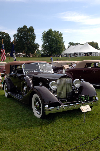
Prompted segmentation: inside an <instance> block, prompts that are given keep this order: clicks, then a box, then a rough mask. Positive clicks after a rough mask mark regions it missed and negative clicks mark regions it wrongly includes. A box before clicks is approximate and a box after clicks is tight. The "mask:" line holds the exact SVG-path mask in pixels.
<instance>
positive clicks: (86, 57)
mask: <svg viewBox="0 0 100 151" xmlns="http://www.w3.org/2000/svg"><path fill="white" fill-rule="evenodd" d="M9 58H10V59H9ZM50 58H51V57H37V58H36V57H33V58H31V57H17V58H16V60H17V61H19V60H20V61H24V60H34V61H47V62H51V60H50ZM57 59H58V60H59V61H60V60H69V61H73V60H74V61H82V60H100V56H83V57H70V58H69V57H61V58H60V57H53V61H57ZM5 61H6V62H11V61H14V59H13V57H7V59H6V60H5Z"/></svg>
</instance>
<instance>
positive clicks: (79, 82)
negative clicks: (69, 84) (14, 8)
mask: <svg viewBox="0 0 100 151" xmlns="http://www.w3.org/2000/svg"><path fill="white" fill-rule="evenodd" d="M73 84H74V86H75V87H76V88H79V87H80V85H81V81H80V80H79V79H75V80H74V81H73Z"/></svg>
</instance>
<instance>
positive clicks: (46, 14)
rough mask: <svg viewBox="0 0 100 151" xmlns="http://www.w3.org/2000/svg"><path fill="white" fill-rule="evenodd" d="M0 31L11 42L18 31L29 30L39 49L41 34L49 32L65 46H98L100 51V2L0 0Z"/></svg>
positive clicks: (97, 0)
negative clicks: (73, 44) (54, 31)
mask: <svg viewBox="0 0 100 151" xmlns="http://www.w3.org/2000/svg"><path fill="white" fill-rule="evenodd" d="M0 14H1V15H0V31H2V32H6V33H9V35H10V37H11V40H13V35H14V34H15V33H17V29H18V28H19V27H23V26H24V25H26V26H27V27H30V26H33V28H34V31H35V34H36V40H35V42H36V43H38V44H39V45H40V49H41V45H42V40H41V37H42V33H43V32H44V31H47V30H49V29H50V28H51V29H52V30H56V31H59V32H61V33H62V34H63V41H64V44H65V47H66V48H67V47H68V43H69V42H75V43H76V42H78V43H81V44H84V43H86V42H91V41H94V42H98V44H99V47H100V0H0Z"/></svg>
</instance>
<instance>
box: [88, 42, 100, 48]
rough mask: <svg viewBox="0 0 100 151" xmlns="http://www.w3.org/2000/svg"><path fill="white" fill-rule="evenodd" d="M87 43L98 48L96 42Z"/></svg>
mask: <svg viewBox="0 0 100 151" xmlns="http://www.w3.org/2000/svg"><path fill="white" fill-rule="evenodd" d="M88 44H89V45H91V46H92V47H94V48H95V49H99V46H98V43H97V42H94V41H92V42H88Z"/></svg>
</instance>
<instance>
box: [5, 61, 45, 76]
mask: <svg viewBox="0 0 100 151" xmlns="http://www.w3.org/2000/svg"><path fill="white" fill-rule="evenodd" d="M36 62H37V63H38V62H44V63H46V61H13V62H9V63H7V64H5V70H6V74H9V73H10V66H12V65H22V64H24V63H36Z"/></svg>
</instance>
